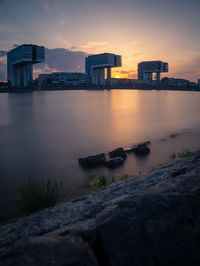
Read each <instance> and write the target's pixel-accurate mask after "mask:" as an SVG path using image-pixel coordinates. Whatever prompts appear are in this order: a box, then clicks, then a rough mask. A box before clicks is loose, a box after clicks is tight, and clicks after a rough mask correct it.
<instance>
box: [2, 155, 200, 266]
mask: <svg viewBox="0 0 200 266" xmlns="http://www.w3.org/2000/svg"><path fill="white" fill-rule="evenodd" d="M0 265H4V266H7V265H19V266H20V265H37V266H40V265H58V266H60V265H86V266H87V265H94V266H95V265H100V266H101V265H102V266H103V265H104V266H107V265H108V266H110V265H113V266H115V265H131V266H132V265H136V266H143V265H144V266H161V265H164V266H165V265H170V266H173V265H176V266H177V265H178V266H179V265H180V266H186V265H187V266H188V265H190V266H194V265H195V266H197V265H198V266H199V265H200V153H196V154H194V155H193V156H191V157H188V158H184V159H181V160H176V161H172V162H171V163H169V164H166V165H164V166H161V167H159V168H157V169H155V170H153V171H150V172H147V173H144V174H142V175H140V176H137V177H133V178H131V179H128V180H126V181H120V182H116V183H114V184H112V185H111V186H109V187H108V188H106V189H105V190H103V191H101V192H99V193H97V194H95V193H93V194H91V195H89V196H86V197H82V198H77V199H74V200H72V201H70V202H67V203H65V204H62V205H60V206H56V207H53V208H48V209H45V210H42V211H40V212H37V213H35V214H33V215H31V216H27V217H24V218H21V219H19V220H18V221H17V222H15V223H13V224H9V225H5V226H1V227H0Z"/></svg>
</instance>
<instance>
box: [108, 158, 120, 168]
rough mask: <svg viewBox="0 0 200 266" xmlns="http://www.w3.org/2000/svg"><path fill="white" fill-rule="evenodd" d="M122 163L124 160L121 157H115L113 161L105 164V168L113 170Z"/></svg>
mask: <svg viewBox="0 0 200 266" xmlns="http://www.w3.org/2000/svg"><path fill="white" fill-rule="evenodd" d="M123 162H124V159H123V158H122V157H117V158H115V159H112V160H109V161H107V162H106V166H107V167H110V168H115V167H117V166H120V165H122V164H123Z"/></svg>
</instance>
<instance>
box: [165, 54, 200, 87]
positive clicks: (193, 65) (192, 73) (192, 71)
mask: <svg viewBox="0 0 200 266" xmlns="http://www.w3.org/2000/svg"><path fill="white" fill-rule="evenodd" d="M199 69H200V54H199V55H196V56H195V58H192V59H187V60H183V61H182V62H181V64H177V65H175V66H173V69H172V70H173V71H172V74H170V75H168V76H172V77H177V78H184V79H189V80H193V81H195V82H196V80H197V78H198V77H200V73H199Z"/></svg>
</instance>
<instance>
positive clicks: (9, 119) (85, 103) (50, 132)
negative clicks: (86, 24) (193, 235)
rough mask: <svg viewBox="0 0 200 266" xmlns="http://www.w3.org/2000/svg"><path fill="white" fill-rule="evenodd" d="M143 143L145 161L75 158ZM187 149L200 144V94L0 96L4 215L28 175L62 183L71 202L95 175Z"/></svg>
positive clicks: (145, 165) (137, 167) (137, 168)
mask: <svg viewBox="0 0 200 266" xmlns="http://www.w3.org/2000/svg"><path fill="white" fill-rule="evenodd" d="M174 133H178V135H177V136H176V137H174V138H172V137H170V135H171V134H174ZM147 140H151V142H152V145H151V154H150V155H149V156H148V157H146V158H145V159H143V160H141V159H137V158H136V157H135V156H134V154H130V155H129V156H128V158H127V160H126V162H125V164H124V165H123V166H122V167H120V168H117V169H115V170H108V169H106V168H104V167H100V168H96V169H92V170H87V171H86V170H83V169H81V168H80V167H79V165H78V158H80V157H85V156H88V155H91V154H95V153H101V152H108V151H110V150H112V149H114V148H117V147H120V146H122V147H130V146H132V145H133V144H137V143H139V142H142V141H147ZM186 148H189V149H191V150H197V149H199V148H200V93H199V92H177V91H138V90H110V91H107V90H104V91H87V90H85V91H53V92H35V93H27V94H26V93H24V94H20V93H19V94H14V93H10V94H0V174H1V179H0V211H1V214H2V213H3V215H4V214H5V215H6V214H8V213H9V211H10V210H11V209H14V208H15V207H16V200H17V197H16V195H17V193H16V188H17V186H18V185H19V183H20V182H21V181H22V180H25V179H27V178H29V177H40V178H56V179H57V180H59V181H62V182H63V187H62V198H63V199H68V198H71V197H74V196H77V195H81V194H84V193H85V192H87V191H88V190H89V183H90V182H91V181H93V180H94V177H92V175H96V176H100V175H102V174H105V175H116V176H118V175H121V174H130V175H135V174H137V173H138V172H141V171H145V170H148V169H151V168H152V167H154V166H156V165H157V164H159V163H161V162H164V161H167V160H169V158H170V155H171V154H172V153H173V152H180V151H182V150H184V149H186Z"/></svg>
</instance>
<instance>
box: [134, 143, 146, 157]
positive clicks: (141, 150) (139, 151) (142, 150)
mask: <svg viewBox="0 0 200 266" xmlns="http://www.w3.org/2000/svg"><path fill="white" fill-rule="evenodd" d="M133 151H134V153H135V154H136V155H147V154H149V153H150V148H149V146H148V144H147V143H142V144H138V145H137V146H136V147H134V148H133Z"/></svg>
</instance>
